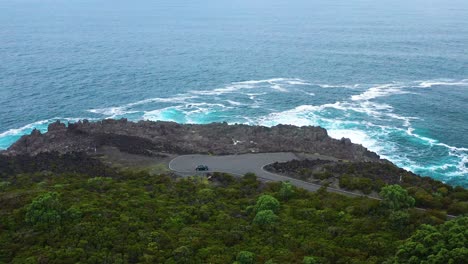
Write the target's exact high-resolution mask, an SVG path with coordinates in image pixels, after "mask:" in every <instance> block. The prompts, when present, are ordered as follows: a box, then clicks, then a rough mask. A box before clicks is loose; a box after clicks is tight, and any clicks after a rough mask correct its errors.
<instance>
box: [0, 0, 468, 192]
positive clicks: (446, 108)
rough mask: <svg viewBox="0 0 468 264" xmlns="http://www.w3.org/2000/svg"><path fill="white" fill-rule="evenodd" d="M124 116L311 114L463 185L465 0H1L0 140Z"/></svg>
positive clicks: (287, 120)
mask: <svg viewBox="0 0 468 264" xmlns="http://www.w3.org/2000/svg"><path fill="white" fill-rule="evenodd" d="M122 117H125V118H128V119H130V120H143V119H144V120H167V121H175V122H180V123H210V122H224V121H225V122H228V123H246V124H252V125H265V126H273V125H276V124H293V125H298V126H304V125H314V126H322V127H324V128H326V129H327V130H328V132H329V135H330V136H332V137H335V138H341V137H348V138H350V139H351V140H352V142H354V143H359V144H362V145H364V146H365V147H367V148H369V149H370V150H372V151H375V152H377V153H378V154H379V155H381V156H382V157H383V158H386V159H389V160H390V161H392V162H394V163H395V164H396V165H398V166H401V167H403V168H405V169H408V170H411V171H413V172H415V173H418V174H420V175H424V176H430V177H432V178H435V179H438V180H442V181H444V182H447V183H449V184H452V185H461V186H464V187H468V2H467V1H465V0H451V1H446V0H392V1H387V0H382V1H371V0H316V1H312V0H287V1H286V0H268V1H267V0H256V1H252V0H231V1H223V0H193V1H187V0H157V1H150V0H140V1H121V0H117V1H110V0H92V1H91V0H2V1H1V2H0V149H5V148H8V146H10V145H11V144H12V143H13V142H15V141H16V140H17V139H18V138H19V137H21V135H24V134H28V133H30V132H31V130H32V129H33V128H37V129H40V130H42V131H46V129H47V125H48V124H49V123H51V122H53V121H55V120H57V119H59V120H62V121H70V122H75V121H77V120H79V119H89V120H99V119H103V118H122Z"/></svg>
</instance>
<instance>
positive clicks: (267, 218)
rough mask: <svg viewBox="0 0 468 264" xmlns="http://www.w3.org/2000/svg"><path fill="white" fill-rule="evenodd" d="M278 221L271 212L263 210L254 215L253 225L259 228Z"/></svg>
mask: <svg viewBox="0 0 468 264" xmlns="http://www.w3.org/2000/svg"><path fill="white" fill-rule="evenodd" d="M277 220H278V216H277V215H275V213H274V212H273V211H272V210H263V211H260V212H258V213H257V214H256V215H255V218H254V220H253V223H254V224H256V225H260V226H271V225H272V224H274V223H275V222H276V221H277Z"/></svg>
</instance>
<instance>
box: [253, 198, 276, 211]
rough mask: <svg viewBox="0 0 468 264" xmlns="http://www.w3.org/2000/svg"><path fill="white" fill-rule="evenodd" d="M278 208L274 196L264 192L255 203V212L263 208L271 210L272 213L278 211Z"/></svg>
mask: <svg viewBox="0 0 468 264" xmlns="http://www.w3.org/2000/svg"><path fill="white" fill-rule="evenodd" d="M279 208H280V203H279V202H278V200H276V198H275V197H273V196H271V195H268V194H264V195H262V196H260V197H258V199H257V204H256V205H255V212H260V211H263V210H271V211H273V212H274V213H276V212H278V210H279Z"/></svg>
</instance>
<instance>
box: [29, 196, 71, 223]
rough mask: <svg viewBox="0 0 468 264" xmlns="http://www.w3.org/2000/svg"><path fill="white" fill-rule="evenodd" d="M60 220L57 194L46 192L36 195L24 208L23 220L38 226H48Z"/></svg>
mask: <svg viewBox="0 0 468 264" xmlns="http://www.w3.org/2000/svg"><path fill="white" fill-rule="evenodd" d="M61 220H62V204H61V203H60V201H59V194H58V193H56V192H48V193H45V194H42V195H40V196H38V197H37V198H36V199H34V200H33V201H32V202H31V204H29V205H28V206H27V208H26V217H25V221H26V222H27V223H30V224H32V225H34V226H36V227H39V228H49V227H51V226H54V225H56V224H59V223H60V221H61Z"/></svg>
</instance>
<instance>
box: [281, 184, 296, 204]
mask: <svg viewBox="0 0 468 264" xmlns="http://www.w3.org/2000/svg"><path fill="white" fill-rule="evenodd" d="M278 194H279V196H280V198H281V199H283V200H288V199H290V198H291V197H293V196H294V188H293V186H292V184H291V183H290V182H282V183H281V189H280V190H279V193H278Z"/></svg>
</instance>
